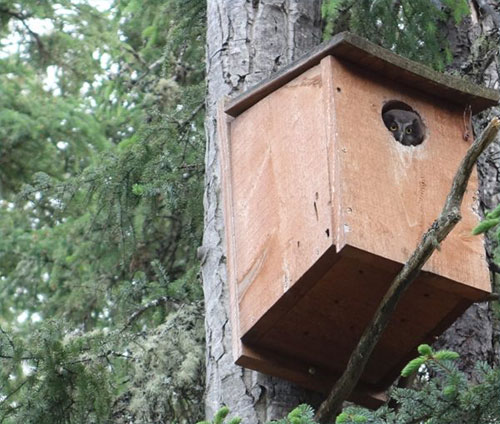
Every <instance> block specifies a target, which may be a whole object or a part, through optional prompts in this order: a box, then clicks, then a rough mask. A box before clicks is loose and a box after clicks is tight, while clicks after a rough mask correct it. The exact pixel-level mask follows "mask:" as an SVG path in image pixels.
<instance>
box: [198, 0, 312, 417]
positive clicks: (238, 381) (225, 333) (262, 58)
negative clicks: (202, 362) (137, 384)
mask: <svg viewBox="0 0 500 424" xmlns="http://www.w3.org/2000/svg"><path fill="white" fill-rule="evenodd" d="M319 7H320V1H319V0H308V1H302V0H209V1H208V10H207V20H208V31H207V84H208V94H207V105H206V106H207V118H206V124H205V125H206V134H207V150H206V158H205V164H206V177H205V185H206V186H205V199H204V203H205V232H204V237H203V246H202V247H201V248H200V252H199V253H200V257H201V260H202V276H203V287H204V293H205V310H206V322H205V323H206V346H207V349H206V354H207V374H206V381H207V383H206V415H207V417H208V418H211V417H212V416H213V414H214V412H215V411H216V410H217V409H218V408H220V407H221V406H222V405H227V406H228V407H229V408H230V410H231V411H232V412H233V413H234V414H237V415H239V416H241V417H242V418H243V419H244V422H245V423H248V424H253V423H261V422H265V421H267V420H270V419H274V418H277V417H282V416H283V415H284V414H285V413H286V412H287V411H288V410H289V409H290V408H291V407H294V406H295V405H297V404H298V403H299V402H312V403H316V402H314V400H313V399H312V398H311V395H310V394H307V393H306V392H304V391H303V390H301V389H299V388H297V387H293V386H291V385H290V384H288V383H286V382H284V381H281V380H278V379H274V378H270V377H267V376H265V375H262V374H260V373H257V372H253V371H249V370H244V369H242V368H241V367H239V366H236V365H234V363H233V356H232V351H231V328H230V322H229V312H228V292H227V284H226V264H225V259H226V258H225V242H224V222H223V212H222V203H221V189H220V183H221V181H220V166H219V147H218V145H217V123H216V110H217V102H218V101H219V100H220V99H221V98H222V97H223V96H229V97H234V96H235V95H237V94H239V93H241V92H242V91H244V90H245V89H247V88H249V87H251V86H252V85H254V84H256V83H258V82H259V81H261V80H262V79H264V78H267V77H269V76H270V75H271V74H272V73H273V72H275V71H277V70H278V69H280V68H281V67H283V66H284V65H286V64H288V63H290V62H291V61H293V60H295V59H296V58H298V57H299V56H300V55H302V54H304V53H306V52H307V51H308V50H309V49H310V48H312V47H313V46H315V45H316V44H319V42H320V39H321V29H320V25H319V24H320V22H319V21H320V11H319Z"/></svg>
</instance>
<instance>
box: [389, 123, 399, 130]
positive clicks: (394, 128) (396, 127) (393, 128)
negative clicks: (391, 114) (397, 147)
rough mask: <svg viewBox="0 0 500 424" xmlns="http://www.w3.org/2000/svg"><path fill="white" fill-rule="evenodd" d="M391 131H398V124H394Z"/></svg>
mask: <svg viewBox="0 0 500 424" xmlns="http://www.w3.org/2000/svg"><path fill="white" fill-rule="evenodd" d="M389 129H390V130H391V131H396V130H397V129H398V126H397V125H396V124H392V125H391V126H390V127H389Z"/></svg>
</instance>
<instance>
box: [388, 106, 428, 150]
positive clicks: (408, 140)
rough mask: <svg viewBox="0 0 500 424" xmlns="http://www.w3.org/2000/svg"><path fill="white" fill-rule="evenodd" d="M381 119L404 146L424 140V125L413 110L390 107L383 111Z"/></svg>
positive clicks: (413, 144) (414, 144)
mask: <svg viewBox="0 0 500 424" xmlns="http://www.w3.org/2000/svg"><path fill="white" fill-rule="evenodd" d="M382 119H383V120H384V124H385V126H386V127H387V129H388V130H389V131H390V132H391V133H392V135H393V136H394V138H395V139H396V140H397V141H399V142H400V143H401V144H403V145H404V146H416V145H418V144H420V143H422V141H423V140H424V135H425V132H424V126H423V124H422V120H421V119H420V116H418V115H417V114H416V113H415V112H411V111H409V110H402V109H390V110H388V111H387V112H384V113H383V115H382Z"/></svg>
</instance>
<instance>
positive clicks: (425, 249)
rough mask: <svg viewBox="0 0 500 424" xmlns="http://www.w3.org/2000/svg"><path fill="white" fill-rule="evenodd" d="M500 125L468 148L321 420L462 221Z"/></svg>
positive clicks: (338, 403)
mask: <svg viewBox="0 0 500 424" xmlns="http://www.w3.org/2000/svg"><path fill="white" fill-rule="evenodd" d="M499 129H500V119H499V118H496V117H495V118H493V119H492V120H491V122H490V123H489V125H488V126H487V127H486V129H485V130H484V131H483V133H482V134H481V135H480V136H479V137H478V138H477V139H476V141H475V142H474V143H473V144H472V146H471V147H470V148H469V150H468V151H467V154H466V155H465V157H464V158H463V160H462V162H461V164H460V166H459V168H458V170H457V173H456V175H455V178H454V179H453V182H452V186H451V189H450V193H449V194H448V197H447V198H446V202H445V205H444V207H443V210H442V211H441V214H440V215H439V217H438V218H437V219H436V220H435V221H434V223H433V224H432V225H431V227H430V228H429V229H428V230H427V232H426V233H425V234H424V235H423V237H422V240H421V242H420V243H419V245H418V246H417V248H416V249H415V251H414V252H413V254H412V255H411V257H410V258H409V259H408V261H407V262H406V264H405V265H404V266H403V268H402V269H401V271H400V272H399V273H398V275H397V276H396V277H395V278H394V280H393V282H392V283H391V286H390V288H389V290H388V291H387V293H386V294H385V296H384V298H383V299H382V301H381V302H380V304H379V306H378V309H377V311H376V312H375V315H374V317H373V319H372V321H371V322H370V324H368V326H367V328H366V329H365V331H364V333H363V335H362V336H361V339H360V340H359V342H358V345H357V346H356V348H355V349H354V351H353V352H352V354H351V357H350V358H349V362H348V364H347V367H346V369H345V371H344V373H343V374H342V376H341V377H340V379H339V380H338V381H337V382H336V383H335V385H334V386H333V388H332V390H331V392H330V394H329V395H328V397H327V399H326V400H325V401H324V402H323V403H322V404H321V405H320V407H319V409H318V412H317V413H316V417H315V418H316V420H317V421H319V422H321V423H325V422H327V421H328V420H330V419H331V418H332V417H333V416H334V415H336V414H337V413H338V412H339V411H340V409H341V407H342V403H343V402H344V401H345V400H346V399H347V398H348V397H349V395H350V394H351V392H352V391H353V389H354V387H355V386H356V384H357V383H358V381H359V379H360V377H361V374H362V373H363V371H364V369H365V366H366V364H367V362H368V359H369V358H370V355H371V353H372V352H373V349H374V348H375V346H376V345H377V342H378V341H379V339H380V337H381V336H382V334H383V331H384V329H385V328H386V326H387V324H388V322H389V320H390V318H391V316H392V313H393V312H394V310H395V309H396V306H397V304H398V302H399V300H400V298H401V296H402V295H403V293H404V292H405V291H406V289H407V288H408V287H409V286H410V284H411V283H412V282H413V281H414V280H415V279H416V278H417V277H418V275H419V274H420V271H421V269H422V267H423V266H424V264H425V263H426V262H427V260H428V259H429V258H430V257H431V255H432V253H433V252H434V250H435V249H436V248H438V247H439V243H441V242H442V241H443V240H444V239H445V238H446V236H447V235H448V234H449V233H450V231H451V230H452V229H453V228H454V227H455V225H456V224H457V223H458V222H459V221H460V219H461V216H460V207H461V204H462V200H463V197H464V193H465V190H466V188H467V182H468V180H469V177H470V174H471V172H472V169H473V167H474V165H475V163H476V161H477V158H478V157H479V155H480V154H481V153H482V152H483V151H484V149H486V147H488V145H489V144H490V143H491V142H492V141H493V140H494V139H495V137H496V136H497V133H498V131H499Z"/></svg>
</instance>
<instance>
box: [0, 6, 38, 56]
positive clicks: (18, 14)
mask: <svg viewBox="0 0 500 424" xmlns="http://www.w3.org/2000/svg"><path fill="white" fill-rule="evenodd" d="M1 13H3V14H5V15H8V16H10V17H12V18H14V19H17V20H18V21H19V22H21V24H22V25H23V26H24V28H26V31H28V33H29V34H30V35H31V36H32V37H33V38H34V39H35V42H36V44H37V46H38V49H39V50H40V53H42V54H44V55H46V54H47V50H46V49H45V44H44V43H43V42H42V39H41V38H40V35H38V33H36V32H35V31H33V30H32V29H31V28H30V26H29V25H28V23H27V22H26V21H27V20H28V19H29V18H30V17H31V15H25V14H23V13H21V12H17V11H15V10H10V9H5V8H0V14H1Z"/></svg>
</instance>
